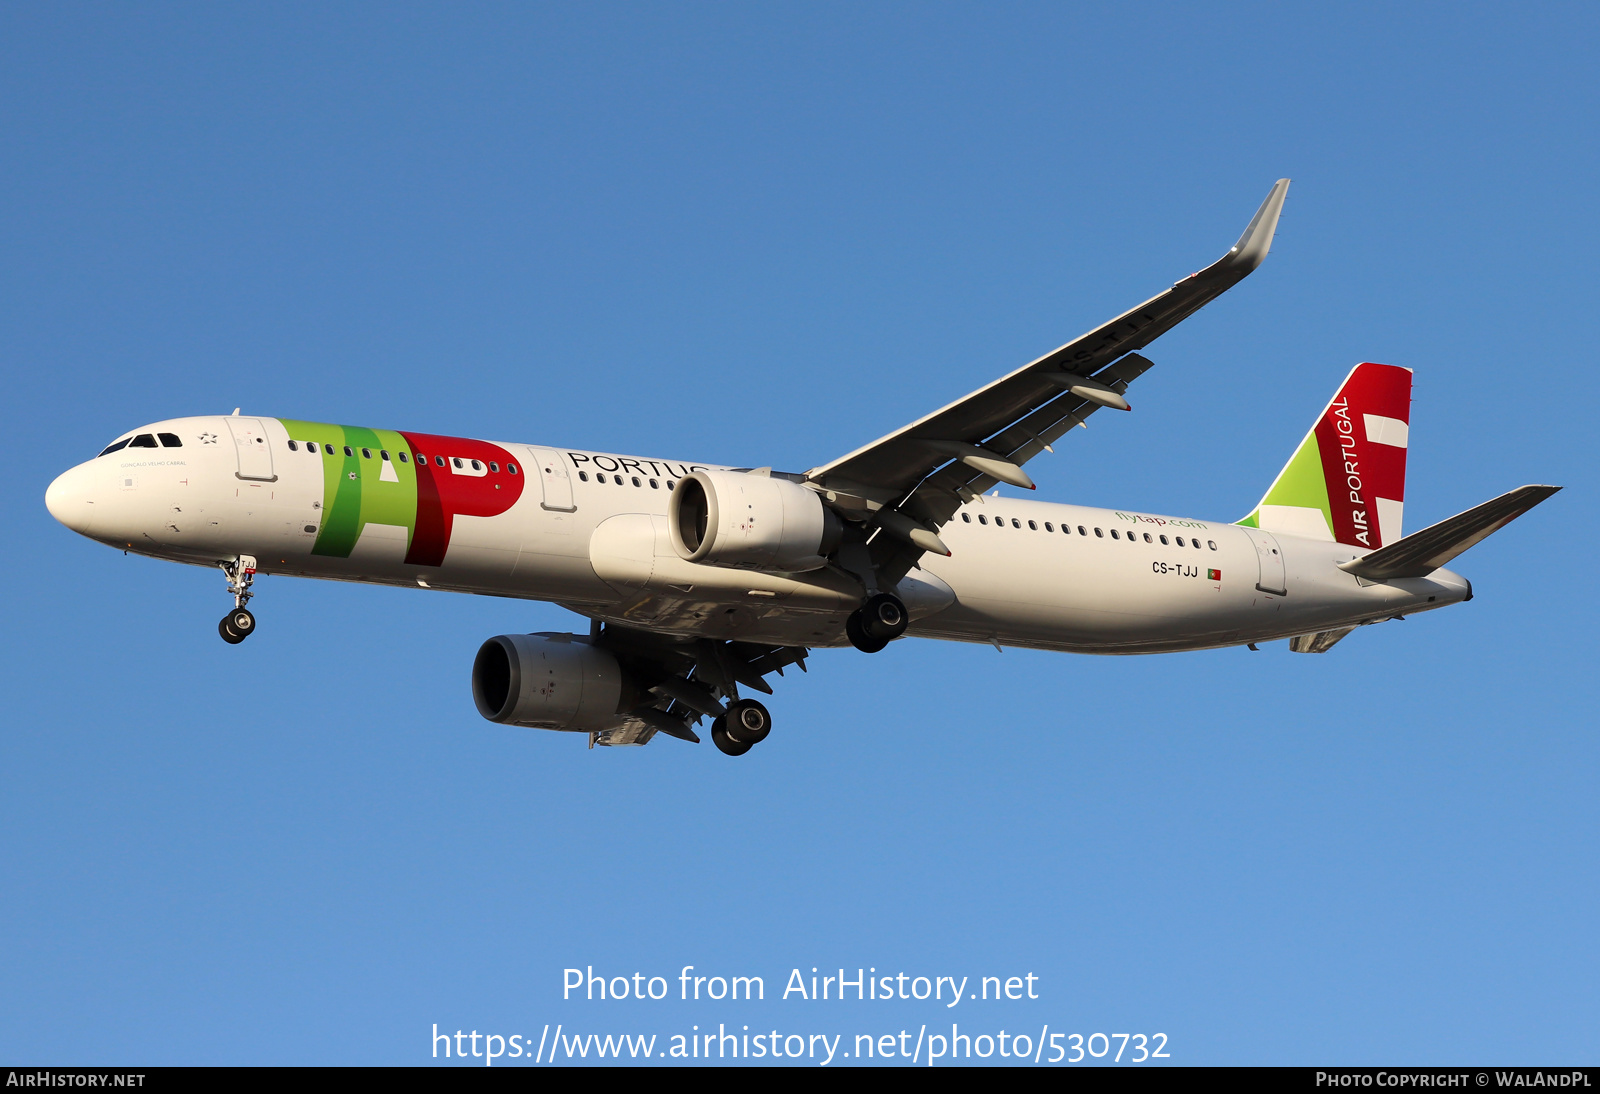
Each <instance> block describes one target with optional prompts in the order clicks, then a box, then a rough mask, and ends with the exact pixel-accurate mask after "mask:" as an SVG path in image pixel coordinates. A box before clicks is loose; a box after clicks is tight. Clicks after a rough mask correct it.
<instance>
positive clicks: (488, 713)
mask: <svg viewBox="0 0 1600 1094" xmlns="http://www.w3.org/2000/svg"><path fill="white" fill-rule="evenodd" d="M633 691H634V688H633V687H632V686H631V684H630V682H629V681H628V679H627V677H626V675H625V674H624V673H623V671H622V667H621V666H620V665H618V664H617V659H616V658H615V657H613V656H612V655H611V653H610V651H608V650H604V649H600V648H599V647H596V646H593V645H591V644H590V643H589V640H588V639H587V638H580V637H578V636H577V635H572V634H556V633H551V632H545V633H541V634H501V635H496V636H495V637H494V638H491V639H489V640H488V641H487V642H485V643H484V644H483V645H482V646H481V647H480V648H479V649H478V656H477V658H476V659H475V660H474V661H473V663H472V698H473V700H474V701H475V702H476V703H477V704H478V713H479V714H482V715H483V716H484V717H485V718H487V719H489V721H491V722H499V723H501V724H502V725H510V726H532V727H535V728H538V729H571V730H594V729H602V728H605V726H607V725H608V724H612V722H613V721H614V719H615V717H616V715H617V714H618V713H620V712H621V711H623V710H624V709H628V708H629V707H632V706H634V705H636V703H637V700H636V699H635V697H634V696H633V695H632V692H633ZM630 700H632V701H630Z"/></svg>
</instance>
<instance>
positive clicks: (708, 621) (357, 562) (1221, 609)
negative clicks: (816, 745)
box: [47, 417, 1471, 653]
mask: <svg viewBox="0 0 1600 1094" xmlns="http://www.w3.org/2000/svg"><path fill="white" fill-rule="evenodd" d="M241 422H243V423H258V425H251V426H249V429H254V430H255V431H256V432H257V433H258V434H259V439H255V440H254V441H253V443H254V445H255V446H258V447H249V448H247V447H242V446H246V445H247V444H249V443H250V440H249V439H248V438H246V434H247V433H248V432H249V429H246V428H245V427H244V426H242V425H241V424H240V423H241ZM304 425H305V424H304V423H286V422H284V421H280V420H278V419H272V418H259V419H239V418H232V419H229V418H222V417H208V418H183V419H174V420H171V421H167V422H162V423H158V424H154V425H151V426H147V427H144V428H142V429H141V430H139V431H137V433H138V434H139V435H159V434H170V435H173V436H176V437H178V438H181V442H182V443H181V445H180V446H177V447H140V448H122V449H121V450H119V451H116V452H112V453H109V454H107V455H103V456H100V457H97V458H96V459H93V460H90V461H88V462H86V463H83V464H80V465H79V466H77V467H75V468H73V469H71V470H70V471H68V472H66V473H65V474H63V475H62V476H61V477H60V478H59V479H57V480H56V482H55V483H54V484H53V485H52V486H51V488H50V492H49V494H48V495H47V503H48V504H49V507H50V509H51V512H52V513H54V514H55V515H56V517H57V518H58V519H60V520H61V521H62V522H63V523H64V524H66V525H67V526H68V527H71V528H73V529H74V530H76V531H78V532H81V533H82V534H84V535H86V536H89V537H91V538H93V539H96V540H98V541H100V542H103V543H107V544H109V545H111V546H114V547H117V548H120V549H123V550H128V551H134V552H137V553H139V554H144V555H150V556H153V557H157V558H164V559H170V560H173V561H177V562H186V563H193V564H199V565H205V566H213V565H216V564H217V563H219V562H223V561H227V560H231V559H233V558H235V557H237V556H240V555H253V556H254V557H255V558H256V559H257V565H258V567H259V571H260V572H261V573H267V574H290V575H296V576H302V577H316V578H328V579H335V580H346V581H366V582H377V583H383V584H391V585H411V586H418V587H422V588H428V589H445V590H452V591H459V592H470V593H480V594H488V595H493V596H507V597H519V598H524V599H529V600H543V601H551V602H555V603H558V604H562V605H565V606H567V607H570V608H572V609H574V610H576V611H579V612H581V613H583V614H585V615H588V616H590V617H593V618H599V619H603V620H607V621H610V622H614V623H626V624H629V625H633V626H638V627H642V628H645V629H649V630H655V631H660V632H664V633H676V634H693V635H701V636H705V637H712V638H723V639H741V640H745V641H751V642H763V643H771V644H775V645H786V646H836V645H845V644H846V639H845V636H844V620H845V617H846V616H847V615H848V614H849V613H850V612H851V611H852V610H854V609H855V608H856V606H857V605H859V603H860V602H861V599H862V595H863V593H862V587H861V585H860V583H859V582H858V581H857V580H856V579H855V578H853V577H851V576H849V575H847V574H845V573H844V572H843V571H839V570H836V569H833V568H826V569H821V570H814V571H810V572H807V573H798V574H767V573H757V572H749V571H744V570H734V569H727V568H723V567H717V566H707V565H700V564H696V563H689V562H685V561H683V560H682V559H681V558H680V557H679V556H678V554H677V552H676V551H675V550H674V549H673V547H672V545H671V543H670V541H669V539H668V536H667V529H666V516H667V507H668V501H669V499H670V497H671V491H670V489H669V484H675V482H676V481H677V480H678V479H679V478H681V477H682V476H683V475H684V474H686V473H688V471H690V470H692V469H696V468H705V467H709V466H711V465H705V464H684V463H681V462H678V461H665V460H648V459H640V458H631V457H620V456H612V455H608V454H603V453H594V452H581V451H575V450H559V451H558V450H552V449H544V448H538V447H530V446H528V445H523V444H505V443H500V444H495V445H489V444H486V442H473V441H466V440H461V441H459V442H457V441H454V440H453V439H450V438H436V437H428V438H427V439H424V438H423V436H422V435H416V434H409V433H407V434H404V435H402V434H397V433H383V434H381V436H384V437H390V438H399V439H397V440H394V441H391V442H374V443H375V444H376V443H384V444H391V443H392V444H393V445H394V447H395V449H396V452H395V453H394V454H393V455H394V457H398V455H399V453H400V452H402V451H405V450H406V446H407V443H408V441H411V440H415V442H416V444H415V446H414V447H417V448H420V447H421V446H422V445H423V444H427V445H428V446H429V447H431V448H434V449H435V450H436V452H435V453H429V454H427V455H429V458H430V460H431V459H435V458H438V457H441V456H442V457H445V458H446V459H447V460H448V461H450V465H447V466H445V467H443V468H442V469H440V468H434V467H433V465H432V464H431V463H430V465H429V471H430V474H434V475H437V476H439V477H441V479H442V481H443V482H444V483H445V485H446V487H448V486H450V485H451V484H452V483H456V482H458V481H459V482H461V483H465V478H459V477H460V476H466V477H471V478H472V479H473V480H474V481H473V482H472V483H471V484H467V485H470V486H471V488H472V489H473V490H474V491H477V492H478V493H479V494H480V495H481V494H482V493H483V492H484V491H490V492H491V493H490V494H489V495H488V496H490V497H491V498H492V497H495V496H499V495H494V494H493V493H492V491H495V490H499V489H501V486H502V485H504V486H505V487H506V488H507V491H508V493H507V494H506V495H504V496H510V493H509V491H510V490H511V489H512V488H513V487H515V488H516V489H518V490H520V495H519V496H517V497H516V500H515V503H514V504H512V505H510V506H509V508H506V509H505V510H504V511H503V512H498V513H495V514H494V515H490V516H475V515H470V514H469V513H458V514H457V515H455V516H454V518H453V522H450V525H449V528H448V532H447V542H446V544H445V547H444V549H443V554H442V558H440V559H437V560H431V559H429V560H423V561H418V560H417V559H416V558H412V559H411V560H410V561H408V555H415V554H416V552H415V551H414V550H408V548H409V547H411V546H412V544H413V541H414V540H415V538H416V537H417V536H418V535H420V534H421V533H420V532H418V531H417V529H416V527H414V526H408V525H407V524H406V522H405V520H404V519H403V518H399V517H392V518H384V519H374V518H382V514H383V512H384V511H385V510H383V509H382V508H381V505H388V506H390V507H391V508H392V507H393V506H396V505H398V506H401V508H403V505H404V503H405V497H404V496H403V495H404V494H405V491H407V490H411V491H415V490H416V489H418V486H417V483H418V479H417V478H416V476H415V475H414V474H411V473H410V467H409V464H408V465H406V466H404V467H402V466H401V465H400V464H399V463H398V462H396V463H392V464H388V465H387V466H386V461H384V460H383V459H381V458H380V457H379V455H378V453H377V451H376V450H375V451H374V452H373V454H372V455H371V456H365V457H364V456H362V455H361V454H360V450H359V448H357V449H356V450H355V452H354V454H353V455H352V456H350V457H345V456H344V455H343V454H342V452H339V453H333V452H329V453H323V452H322V451H321V448H320V447H319V448H318V450H317V451H316V452H315V453H313V452H310V451H308V450H307V448H308V446H307V445H306V443H305V439H304V438H297V437H296V436H295V432H314V431H313V430H309V429H308V428H302V427H303V426H304ZM319 428H322V427H319ZM326 428H328V429H342V428H343V427H326ZM372 435H373V436H379V434H372ZM292 440H295V441H297V442H298V443H297V446H296V448H295V449H294V450H291V449H290V447H289V442H290V441H292ZM453 444H455V445H459V447H461V449H462V451H468V450H469V449H470V450H471V451H473V452H476V453H478V454H479V455H481V454H482V450H484V449H493V450H494V451H497V452H502V453H504V458H505V459H506V461H507V468H500V469H499V470H497V471H496V472H495V475H498V476H505V477H504V478H493V477H492V476H490V475H489V473H488V472H487V471H486V470H485V468H484V467H482V466H480V467H479V468H478V469H477V470H473V469H472V468H471V467H470V466H468V464H469V463H470V461H467V463H464V464H463V465H462V470H460V471H457V470H456V469H455V468H454V466H453V463H454V460H455V459H456V456H455V453H454V452H452V451H451V450H450V449H451V446H452V445H453ZM330 447H331V446H330ZM343 447H344V446H343V445H341V446H340V448H341V449H342V448H343ZM369 447H371V446H369ZM383 451H384V452H387V451H388V449H387V448H385V449H383ZM247 458H248V459H249V460H251V461H254V462H253V463H252V464H251V465H249V466H246V464H245V462H244V461H246V460H247ZM330 461H333V462H332V463H330ZM512 461H515V463H516V464H517V465H520V466H518V467H517V472H518V475H519V476H520V479H521V481H520V483H513V482H512V477H511V476H510V472H509V470H508V468H509V467H510V466H511V462H512ZM552 461H553V462H552ZM482 462H483V463H485V464H486V463H487V462H488V461H487V460H484V461H482ZM495 466H496V467H499V464H498V462H496V464H495ZM611 469H615V470H611ZM397 471H398V472H401V474H398V475H397V474H396V473H395V472H397ZM242 474H244V475H245V476H246V477H241V475H242ZM408 475H410V477H409V478H408V477H407V476H408ZM602 475H603V476H604V479H605V481H604V482H601V481H599V478H600V476H602ZM452 476H456V477H458V478H452ZM346 481H348V482H349V483H353V484H356V485H358V486H362V487H364V488H365V490H366V493H365V495H364V497H365V500H364V501H362V502H361V503H360V504H361V505H363V506H364V507H365V508H363V509H361V511H360V513H359V514H357V513H356V512H355V511H354V510H350V512H348V513H346V514H343V516H345V517H348V518H349V520H350V521H351V523H350V525H349V527H350V535H351V538H352V542H353V546H351V545H349V544H347V545H346V547H345V548H344V550H345V552H346V553H345V554H343V555H330V554H327V553H318V546H317V545H318V544H319V543H324V544H325V543H327V542H328V537H329V522H330V521H333V520H334V519H335V517H336V516H339V514H337V513H336V510H337V508H338V507H339V506H340V505H341V504H343V505H344V506H345V508H346V509H349V508H350V505H352V504H355V503H349V502H340V501H339V500H337V498H336V496H335V485H336V484H337V485H338V486H339V487H344V486H345V484H346ZM408 483H409V484H410V485H409V486H408V485H407V484H408ZM635 483H637V485H635ZM652 483H653V484H654V485H652ZM350 489H354V487H353V486H352V487H350ZM385 491H388V492H390V493H392V494H393V498H390V499H389V500H386V501H385V500H383V499H384V498H386V497H388V495H386V494H385ZM338 497H339V498H343V497H345V495H343V494H339V495H338ZM374 499H378V500H374ZM380 502H381V505H380ZM411 505H412V508H413V510H415V509H416V501H415V497H414V496H413V497H412V498H411ZM386 521H392V522H386ZM1063 528H1066V529H1070V531H1063ZM939 535H940V537H941V538H942V539H943V541H944V542H945V543H946V544H947V545H948V546H949V548H950V551H951V555H950V556H949V557H943V556H939V555H935V554H926V555H924V556H922V559H921V562H920V569H914V570H912V571H911V573H910V575H909V576H908V577H907V578H906V579H904V580H903V581H902V582H901V583H900V585H899V592H900V595H901V597H902V599H904V601H905V602H906V604H907V607H908V608H909V611H910V614H911V616H912V620H913V621H912V624H911V627H910V630H909V632H908V633H909V634H911V635H915V636H919V637H925V638H945V639H953V640H957V641H967V642H986V643H991V642H992V643H996V644H1000V645H1008V646H1023V647H1034V648H1039V649H1052V650H1068V651H1073V652H1080V653H1154V652H1161V651H1170V650H1185V649H1202V648H1207V647H1215V646H1226V645H1237V644H1241V643H1245V642H1258V641H1265V640H1268V639H1273V638H1285V637H1292V636H1295V635H1302V634H1309V633H1312V632H1318V631H1325V630H1333V629H1337V628H1340V627H1347V626H1352V625H1357V624H1361V623H1368V622H1376V621H1379V620H1383V619H1388V618H1391V617H1393V616H1396V615H1399V614H1403V613H1410V612H1415V611H1423V610H1428V609H1432V608H1437V607H1443V606H1444V605H1446V604H1452V603H1456V602H1458V601H1461V600H1464V599H1466V598H1468V597H1469V596H1470V595H1471V587H1470V585H1469V584H1468V583H1467V582H1466V581H1465V580H1464V579H1462V578H1461V577H1459V576H1457V575H1455V574H1453V573H1451V572H1450V571H1448V570H1437V571H1435V572H1434V573H1433V574H1431V575H1430V576H1428V577H1426V578H1416V579H1407V580H1402V581H1396V582H1393V583H1387V584H1364V583H1362V582H1361V581H1359V580H1358V579H1357V578H1355V577H1353V576H1351V575H1350V574H1347V573H1345V572H1343V571H1342V570H1340V569H1338V568H1337V565H1336V564H1337V563H1339V562H1343V561H1346V560H1349V559H1351V558H1354V557H1356V556H1357V555H1358V554H1361V553H1362V552H1361V551H1358V550H1356V549H1354V548H1350V547H1346V546H1344V545H1341V544H1336V543H1332V542H1323V541H1317V540H1310V539H1302V538H1299V537H1296V536H1289V535H1284V534H1281V533H1279V534H1276V535H1272V534H1268V533H1265V532H1261V531H1258V530H1256V529H1250V528H1242V527H1238V526H1235V525H1232V524H1225V523H1218V522H1215V521H1200V520H1188V519H1180V518H1173V517H1160V516H1155V515H1152V514H1146V513H1139V512H1135V511H1132V510H1126V511H1117V510H1107V509H1094V508H1088V507H1084V506H1076V505H1061V504H1053V503H1048V502H1040V501H1032V500H1019V499H1013V498H1002V497H983V498H980V499H978V500H976V501H974V502H971V503H969V504H967V505H966V506H964V507H963V509H962V510H961V511H960V512H959V513H958V514H957V515H956V516H955V517H954V519H952V520H951V521H949V522H948V523H947V524H945V525H944V526H943V527H942V528H941V529H940V531H939ZM323 550H324V552H325V550H326V548H324V549H323ZM1274 552H1276V553H1274Z"/></svg>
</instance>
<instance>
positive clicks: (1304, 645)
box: [1289, 627, 1355, 653]
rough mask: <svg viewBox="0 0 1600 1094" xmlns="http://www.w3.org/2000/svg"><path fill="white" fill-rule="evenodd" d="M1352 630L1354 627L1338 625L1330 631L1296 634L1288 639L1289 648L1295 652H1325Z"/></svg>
mask: <svg viewBox="0 0 1600 1094" xmlns="http://www.w3.org/2000/svg"><path fill="white" fill-rule="evenodd" d="M1353 630H1355V628H1354V627H1339V628H1337V629H1335V630H1331V631H1318V632H1317V633H1315V634H1302V635H1298V636H1296V637H1294V638H1291V639H1289V648H1290V649H1291V650H1293V651H1294V652H1295V653H1327V652H1328V651H1329V650H1331V649H1333V647H1334V645H1335V643H1337V642H1338V641H1339V639H1341V638H1343V637H1344V636H1345V635H1347V634H1349V633H1350V632H1351V631H1353Z"/></svg>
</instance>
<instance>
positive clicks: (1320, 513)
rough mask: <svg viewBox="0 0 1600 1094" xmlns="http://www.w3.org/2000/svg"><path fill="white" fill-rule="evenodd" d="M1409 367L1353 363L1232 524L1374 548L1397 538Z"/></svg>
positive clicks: (1403, 489)
mask: <svg viewBox="0 0 1600 1094" xmlns="http://www.w3.org/2000/svg"><path fill="white" fill-rule="evenodd" d="M1410 431H1411V370H1410V369H1406V368H1396V367H1395V366H1394V365H1379V364H1374V363H1372V362H1370V361H1368V362H1365V363H1363V364H1359V365H1357V366H1356V367H1355V368H1354V369H1352V370H1351V371H1350V375H1349V376H1347V377H1345V381H1344V383H1343V384H1341V385H1340V386H1339V390H1338V392H1337V393H1336V394H1335V395H1334V397H1333V400H1332V401H1331V402H1329V403H1328V405H1327V407H1326V409H1324V410H1323V412H1322V413H1321V415H1319V416H1318V418H1317V420H1316V423H1315V424H1313V425H1312V427H1311V431H1310V432H1309V433H1307V434H1306V436H1305V439H1304V440H1303V441H1301V442H1300V447H1299V448H1297V449H1295V453H1294V455H1293V456H1292V457H1290V459H1289V462H1288V463H1287V464H1285V465H1284V468H1283V470H1282V471H1280V472H1278V477H1277V478H1276V479H1274V480H1273V483H1272V486H1271V487H1269V488H1268V490H1267V493H1266V496H1265V497H1263V498H1262V499H1261V503H1260V504H1259V505H1257V506H1256V507H1255V510H1254V511H1253V512H1252V513H1251V514H1250V515H1249V516H1248V517H1245V518H1244V519H1243V520H1241V521H1240V522H1239V523H1240V524H1243V525H1248V526H1249V527H1252V528H1260V529H1262V530H1264V531H1268V532H1282V533H1285V534H1286V535H1291V536H1301V537H1303V538H1305V539H1320V540H1324V541H1327V542H1332V543H1344V544H1348V545H1349V546H1351V547H1360V548H1365V549H1368V550H1375V549H1377V548H1379V547H1382V546H1384V545H1385V544H1389V543H1394V542H1395V541H1396V540H1398V539H1399V538H1400V537H1401V534H1402V533H1401V531H1400V521H1401V516H1402V513H1403V511H1404V507H1405V498H1406V445H1407V442H1408V440H1409V435H1410Z"/></svg>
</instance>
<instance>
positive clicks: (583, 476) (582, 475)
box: [578, 471, 589, 482]
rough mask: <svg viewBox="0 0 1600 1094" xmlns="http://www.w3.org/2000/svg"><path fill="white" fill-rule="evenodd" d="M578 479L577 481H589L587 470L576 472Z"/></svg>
mask: <svg viewBox="0 0 1600 1094" xmlns="http://www.w3.org/2000/svg"><path fill="white" fill-rule="evenodd" d="M578 481H579V482H588V481H589V472H587V471H579V472H578Z"/></svg>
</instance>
